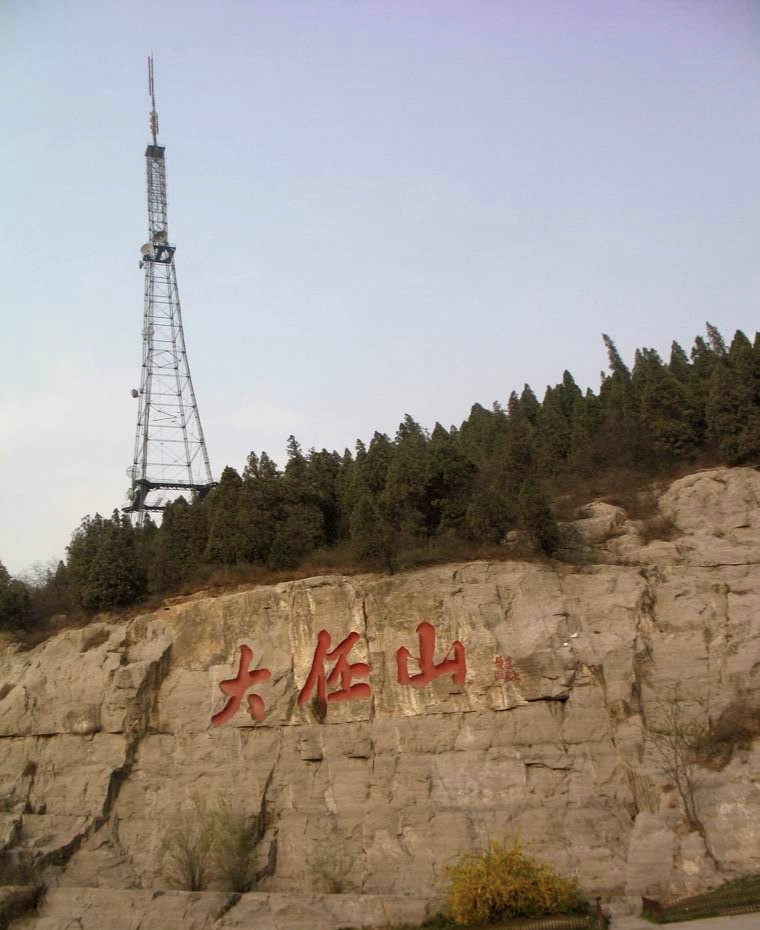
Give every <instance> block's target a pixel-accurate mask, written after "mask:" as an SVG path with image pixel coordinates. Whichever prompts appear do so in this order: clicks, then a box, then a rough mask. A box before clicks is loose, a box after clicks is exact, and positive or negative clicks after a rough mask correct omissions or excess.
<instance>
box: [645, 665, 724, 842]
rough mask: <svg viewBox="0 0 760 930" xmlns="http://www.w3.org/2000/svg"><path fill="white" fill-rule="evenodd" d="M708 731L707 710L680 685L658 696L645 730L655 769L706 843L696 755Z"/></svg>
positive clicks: (673, 686)
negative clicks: (698, 803) (676, 796)
mask: <svg viewBox="0 0 760 930" xmlns="http://www.w3.org/2000/svg"><path fill="white" fill-rule="evenodd" d="M708 730H709V728H708V725H707V719H706V715H705V712H704V709H703V708H702V707H701V706H700V705H699V704H698V702H695V701H687V700H686V699H685V698H684V696H683V690H682V686H681V683H680V682H675V683H673V684H671V685H670V686H668V687H667V688H666V689H665V690H664V691H663V692H661V693H659V694H657V695H655V699H654V702H653V704H652V705H651V708H650V710H649V712H648V714H647V720H646V730H645V735H646V738H647V741H648V742H649V745H650V747H651V750H652V756H653V758H654V763H655V767H656V769H657V770H658V771H659V772H660V773H661V774H662V775H664V776H665V777H666V778H667V779H668V781H670V783H671V784H672V785H673V787H674V788H675V789H676V792H677V793H678V797H679V798H680V799H681V803H682V804H683V808H684V812H685V813H686V817H687V819H688V821H689V823H690V824H691V825H692V826H693V827H695V828H696V829H698V830H699V832H700V833H701V834H702V837H703V838H705V839H706V837H705V828H704V825H703V824H702V821H701V820H700V818H699V814H698V811H697V797H696V789H697V785H698V778H699V773H698V765H697V752H698V749H699V747H700V745H701V744H702V743H703V742H704V741H705V738H706V737H707V735H708Z"/></svg>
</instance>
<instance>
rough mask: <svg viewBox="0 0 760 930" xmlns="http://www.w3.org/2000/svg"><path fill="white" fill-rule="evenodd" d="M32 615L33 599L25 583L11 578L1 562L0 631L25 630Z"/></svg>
mask: <svg viewBox="0 0 760 930" xmlns="http://www.w3.org/2000/svg"><path fill="white" fill-rule="evenodd" d="M30 615H31V597H30V594H29V589H28V587H27V586H26V585H25V584H24V582H23V581H19V580H18V579H17V578H11V576H10V574H9V573H8V570H7V569H6V567H5V566H4V565H3V563H2V562H0V630H2V629H5V630H17V629H23V628H24V627H25V626H26V625H27V624H28V622H29V618H30Z"/></svg>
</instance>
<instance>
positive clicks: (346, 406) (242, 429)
mask: <svg viewBox="0 0 760 930" xmlns="http://www.w3.org/2000/svg"><path fill="white" fill-rule="evenodd" d="M151 49H152V50H153V52H154V54H155V57H156V82H157V97H158V110H159V115H160V122H161V136H160V140H161V142H162V143H163V144H164V145H166V147H167V165H168V168H167V171H168V180H169V224H170V236H171V238H172V239H173V240H174V241H175V242H176V243H177V246H178V250H177V272H178V276H179V284H180V293H181V297H182V309H183V316H184V323H185V332H186V337H187V343H188V353H189V358H190V364H191V369H192V373H193V379H194V382H195V387H196V392H197V395H198V401H199V405H200V411H201V417H202V420H203V425H204V429H205V431H206V436H207V441H208V447H209V453H210V456H211V463H212V468H213V470H214V472H215V475H216V476H217V477H218V475H219V473H220V472H221V469H222V468H223V466H224V465H226V464H230V465H234V466H235V467H238V468H240V467H241V466H242V465H243V463H244V461H245V456H246V454H247V453H248V452H249V451H250V450H251V449H256V450H258V451H260V450H261V449H266V450H267V451H269V452H270V454H272V455H274V457H275V458H277V459H278V460H280V461H283V458H284V455H283V453H284V446H285V440H286V438H287V436H288V434H289V433H295V434H296V436H297V438H298V439H299V440H300V441H301V443H302V445H303V446H304V448H308V447H310V446H312V445H313V446H316V447H318V448H321V447H323V446H326V447H327V448H338V449H340V450H342V449H343V448H344V447H345V446H349V447H351V448H353V445H354V441H355V439H356V438H357V437H360V438H362V439H365V440H367V439H368V438H369V437H370V436H371V434H372V432H373V430H375V429H380V430H385V431H387V432H388V433H390V434H391V435H392V434H393V433H394V432H395V429H396V426H397V424H398V423H399V421H400V420H401V419H402V417H403V415H404V414H405V413H406V412H409V413H411V414H412V415H413V416H414V417H415V418H416V419H418V420H419V421H420V422H421V423H422V424H423V425H424V426H426V427H428V428H432V426H433V425H434V423H435V421H436V420H440V421H441V422H442V423H444V425H446V426H448V425H450V424H451V423H457V424H458V423H460V422H461V420H462V419H463V418H464V417H466V416H467V413H468V411H469V408H470V406H471V405H472V404H473V403H474V402H476V401H479V402H481V403H483V404H486V405H490V404H491V402H492V401H493V400H496V399H498V400H500V401H502V402H504V401H505V400H506V398H507V397H508V395H509V392H510V391H511V390H512V389H514V388H516V389H520V388H521V387H522V385H523V383H524V382H526V381H528V382H530V384H531V385H532V386H533V388H534V390H535V391H536V393H537V394H538V395H539V396H541V394H542V393H543V391H544V389H545V387H546V385H547V383H555V382H556V381H557V380H559V379H560V378H561V375H562V371H563V369H564V368H569V369H570V370H571V371H572V372H573V374H574V375H575V377H576V380H577V381H578V382H579V383H581V384H582V385H583V386H587V385H590V386H592V387H594V388H596V387H597V386H598V380H599V371H600V370H601V369H602V368H603V367H605V364H606V357H605V353H604V347H603V345H602V341H601V335H600V334H601V333H602V332H603V331H604V332H608V333H609V334H610V335H611V336H612V337H613V339H615V340H616V342H617V345H618V348H619V349H620V351H621V353H622V354H623V356H624V358H625V359H626V360H628V361H630V360H631V359H632V355H633V351H634V349H635V347H636V346H638V345H647V346H652V347H654V348H656V349H658V350H659V351H660V352H661V353H662V354H663V355H667V353H668V351H669V347H670V342H671V340H672V339H673V338H676V339H678V340H680V341H681V342H682V343H683V344H684V347H685V348H687V349H688V348H689V347H690V345H691V342H692V339H693V337H694V336H695V335H696V334H697V333H698V332H701V331H702V329H703V326H704V321H705V320H707V319H709V320H710V321H711V322H713V323H715V324H716V325H718V326H719V327H720V328H721V329H722V330H723V331H724V335H726V336H727V337H728V336H730V335H731V334H732V333H733V331H734V330H735V329H736V328H742V329H744V330H745V331H746V332H748V334H750V335H752V334H753V333H754V331H755V328H756V327H757V325H758V314H757V307H758V295H760V170H758V165H760V120H759V119H758V113H760V3H758V2H739V0H713V2H701V0H680V2H679V0H649V2H644V0H639V2H633V0H609V2H591V0H589V2H581V0H564V2H548V0H547V2H544V0H526V2H510V0H502V2H498V0H491V2H486V0H463V2H454V0H430V2H428V0H403V2H402V0H308V2H307V0H304V2H291V0H278V2H275V0H269V2H263V0H248V2H233V0H227V2H215V3H212V2H193V0H181V2H179V0H161V2H160V3H155V2H142V0H129V2H115V0H98V2H91V0H67V2H61V0H0V87H2V102H3V107H2V114H3V115H2V120H3V131H2V132H1V133H0V170H1V171H2V177H3V189H4V196H3V203H2V208H1V209H0V240H1V241H2V248H0V316H1V317H2V332H3V338H2V365H1V366H0V487H2V492H0V494H1V495H2V498H1V499H2V517H0V560H2V561H3V562H4V563H5V564H6V565H7V566H8V568H9V569H10V570H11V571H17V572H18V571H23V570H24V569H26V568H27V567H28V566H29V565H30V564H31V563H32V562H34V561H36V560H40V561H44V560H47V559H49V558H51V557H60V556H63V554H64V550H65V546H66V544H67V542H68V539H69V535H70V533H71V531H72V530H73V529H74V527H75V526H76V525H77V524H78V522H79V520H80V518H81V517H82V516H83V515H84V514H86V513H92V512H95V511H96V510H99V511H101V512H104V513H107V512H110V511H111V510H112V509H113V508H114V507H117V506H120V505H121V504H122V503H123V495H124V491H125V490H126V487H127V485H128V480H127V478H126V476H125V469H126V467H127V466H128V465H129V463H130V461H131V457H132V447H133V436H134V425H135V422H134V421H135V417H136V413H137V411H136V406H135V402H134V401H133V400H132V399H131V397H130V393H129V392H130V389H131V388H132V387H133V386H136V385H138V384H139V374H140V361H141V358H140V353H141V345H140V330H141V322H142V319H141V318H142V286H143V282H142V273H141V272H140V271H139V269H138V265H137V263H138V258H139V248H140V246H141V244H142V243H143V241H144V240H145V236H146V215H145V214H146V210H145V203H144V200H145V193H144V147H145V143H146V141H147V139H148V131H147V113H148V102H147V96H146V87H145V83H146V82H145V58H146V55H147V53H148V51H150V50H151Z"/></svg>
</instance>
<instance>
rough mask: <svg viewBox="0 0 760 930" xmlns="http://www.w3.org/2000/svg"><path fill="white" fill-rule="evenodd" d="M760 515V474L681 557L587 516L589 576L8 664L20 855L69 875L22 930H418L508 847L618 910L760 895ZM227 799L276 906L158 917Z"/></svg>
mask: <svg viewBox="0 0 760 930" xmlns="http://www.w3.org/2000/svg"><path fill="white" fill-rule="evenodd" d="M758 504H760V473H758V472H757V471H755V470H753V469H748V468H744V469H731V470H729V469H715V470H711V471H704V472H700V473H698V474H695V475H692V476H689V477H688V478H684V479H681V480H679V481H677V482H675V483H674V484H672V485H671V486H670V487H669V488H668V489H667V490H666V491H665V492H664V493H663V494H662V495H661V496H660V499H659V505H658V506H659V510H660V515H661V516H660V525H661V526H662V525H665V524H667V526H668V530H669V531H668V534H667V536H668V538H667V539H655V540H649V539H648V537H649V536H650V535H651V528H647V527H646V526H644V525H643V524H642V523H640V522H637V521H634V520H630V519H628V517H627V515H626V513H625V512H624V511H623V510H621V509H620V508H615V507H611V506H610V505H607V504H603V503H601V502H596V503H593V504H590V505H589V506H588V507H587V508H585V509H584V511H583V512H582V513H581V514H580V519H578V520H577V521H575V522H574V523H572V524H568V525H566V526H565V527H564V529H563V532H564V538H565V543H564V544H565V546H566V554H567V555H572V556H573V561H572V562H560V561H557V562H551V563H549V562H546V563H537V562H521V561H503V562H492V563H486V562H475V563H469V564H457V565H445V566H437V567H433V568H428V569H424V570H421V571H416V572H411V573H407V574H403V575H397V576H370V575H358V576H352V577H336V576H329V577H318V578H311V579H308V580H300V581H294V582H289V583H285V584H280V585H275V586H271V587H259V588H254V589H252V590H245V591H240V592H237V593H231V594H225V595H222V596H217V597H210V596H206V595H204V594H203V593H200V594H198V595H196V596H194V597H192V598H188V599H185V600H182V601H178V602H176V603H174V602H172V603H167V604H166V605H165V606H164V607H163V609H161V610H160V611H158V612H156V613H152V614H148V615H144V616H140V617H137V618H136V619H134V620H132V621H130V622H127V623H108V622H99V623H94V624H92V625H90V626H89V627H87V628H85V629H81V630H71V631H68V632H64V633H62V634H60V635H58V636H56V637H55V638H53V639H51V640H49V641H48V642H46V643H44V644H42V645H40V646H39V647H37V648H35V649H32V650H29V651H20V649H19V648H18V647H16V646H11V647H9V648H7V649H6V650H5V652H4V654H3V655H2V657H1V658H0V802H1V803H0V849H4V850H6V851H12V854H17V853H18V851H19V850H27V851H30V852H32V853H33V855H34V856H35V857H37V858H38V859H42V860H44V861H45V862H46V863H48V864H49V865H50V866H51V869H52V867H53V866H55V868H54V869H52V878H51V879H50V887H49V890H48V893H47V897H46V899H45V901H44V903H43V905H42V910H41V911H40V913H39V915H37V916H29V917H25V918H23V919H20V920H18V921H16V923H14V924H13V926H14V927H19V928H21V927H38V928H39V930H42V928H43V926H44V927H45V928H49V930H53V928H58V927H61V928H63V927H65V926H66V925H67V924H66V920H68V918H70V917H72V916H76V917H77V918H79V920H80V924H78V926H82V927H84V928H88V927H93V928H98V930H102V928H103V927H105V926H106V923H105V922H103V921H104V918H103V910H102V902H103V901H105V900H108V901H109V902H111V905H110V906H111V907H112V908H113V907H115V908H116V911H117V912H118V914H119V915H121V918H123V920H122V923H119V922H118V921H115V922H112V924H111V926H113V927H116V926H135V927H136V926H138V925H139V926H142V927H143V928H146V927H148V926H154V925H155V926H156V927H162V928H163V930H168V928H169V927H171V926H174V925H175V924H176V926H182V927H196V926H197V927H199V928H201V927H204V928H205V927H210V926H219V927H240V928H243V927H253V926H254V925H255V926H256V927H265V926H272V927H283V926H297V925H300V924H299V921H301V920H306V922H307V923H308V924H309V925H310V926H317V925H319V924H320V922H321V925H324V926H330V925H334V926H338V925H341V924H342V925H346V924H352V925H356V926H358V925H360V924H361V923H365V924H372V925H379V924H381V923H383V922H384V921H391V922H393V921H395V922H403V921H404V920H420V919H422V918H423V917H424V916H425V913H426V909H427V908H428V907H435V905H436V899H437V897H438V895H439V894H440V888H441V880H442V877H443V870H444V867H445V865H446V864H447V863H448V862H450V861H451V860H452V858H453V857H454V856H455V854H456V853H458V852H460V851H463V850H467V849H472V848H475V847H478V846H480V845H482V844H483V843H484V842H485V841H487V839H488V838H489V837H491V836H494V835H501V834H504V833H516V832H517V833H519V834H520V836H521V838H522V840H523V843H524V845H525V846H527V847H528V849H529V850H530V851H531V852H533V853H535V854H536V855H538V856H539V857H541V858H544V859H546V860H548V861H550V862H551V863H552V864H554V865H555V866H556V867H557V868H558V869H559V870H560V871H561V872H563V873H564V874H567V875H573V876H576V877H577V878H578V880H579V881H580V883H581V885H582V886H583V888H584V890H585V891H586V892H587V893H588V894H589V895H591V896H594V895H599V896H602V897H603V898H606V899H615V898H624V897H625V896H629V897H633V896H639V895H642V894H646V895H652V896H656V895H660V894H665V893H676V892H682V891H689V890H691V889H696V888H703V887H705V886H706V885H711V884H716V883H718V882H720V881H721V880H723V879H724V878H731V877H735V876H739V875H742V874H746V873H748V872H757V871H759V870H760V843H759V842H758V839H759V838H760V740H758V739H755V741H754V742H753V737H755V736H756V735H758V734H760V726H759V725H758V722H759V721H760V688H759V685H760V642H759V641H758V630H759V629H760V609H759V608H760V507H759V506H758ZM352 634H355V635H352ZM243 647H247V648H246V649H244V648H243ZM320 649H321V653H320ZM254 670H258V671H259V672H260V673H261V674H259V675H253V676H250V675H249V671H250V672H253V671H254ZM322 671H324V674H323V675H320V673H321V672H322ZM223 681H225V682H228V683H229V684H228V685H226V691H225V692H224V693H223V690H222V689H220V683H221V682H223ZM236 682H237V683H236ZM238 685H240V687H238ZM238 692H239V693H238ZM236 693H237V698H235V694H236ZM233 698H235V700H234V702H233ZM231 702H232V703H231ZM236 704H239V706H236ZM225 707H226V708H227V710H226V712H225V713H222V711H223V710H224V708H225ZM217 715H219V716H217ZM674 715H675V718H674ZM212 718H214V719H213V721H212ZM673 719H676V720H677V722H678V725H679V726H681V725H683V728H684V732H685V733H687V734H688V736H689V738H690V739H692V738H693V737H694V736H697V737H699V740H700V746H699V760H700V764H699V765H698V766H696V768H694V769H693V771H691V772H690V773H688V777H687V781H688V785H687V788H688V791H687V795H688V794H689V791H690V792H691V802H689V798H688V797H687V798H686V800H685V801H684V798H683V797H682V796H681V795H682V793H683V792H681V793H679V790H678V787H679V786H678V784H676V779H675V778H674V777H673V773H672V771H670V770H669V763H672V758H669V756H668V752H669V751H671V750H669V749H668V745H669V744H670V745H672V742H673V741H672V739H671V737H672V729H673V723H672V721H673ZM669 741H670V743H669ZM217 796H223V797H224V798H226V799H228V801H229V802H230V803H232V804H233V805H234V807H235V808H236V809H239V810H240V811H243V812H245V813H246V814H250V815H257V814H260V813H263V814H265V827H266V829H265V832H264V835H263V838H262V841H261V842H260V844H259V847H258V852H257V855H258V865H259V871H260V874H261V875H262V878H261V881H260V882H259V886H258V893H257V894H249V895H245V896H243V898H242V899H241V900H237V899H236V898H230V896H229V895H228V894H226V893H225V892H224V891H222V890H221V889H220V890H218V891H212V892H209V893H208V894H206V895H195V896H193V895H179V894H178V893H176V892H168V891H164V889H165V888H166V883H165V881H164V880H163V878H162V876H161V873H160V871H159V867H158V860H157V855H158V850H159V846H160V844H161V841H162V839H163V837H164V836H165V835H166V834H167V831H170V830H172V829H173V825H174V824H175V823H176V820H175V818H176V814H177V811H178V810H179V809H181V808H182V807H183V805H187V804H189V803H190V801H191V800H192V799H193V798H195V797H206V798H209V799H213V798H215V797H217ZM326 859H327V860H328V861H329V862H331V863H332V867H333V868H337V869H339V870H340V872H341V875H342V877H343V883H344V887H345V888H347V889H348V888H350V889H351V890H352V892H353V893H352V894H349V895H342V896H340V897H341V900H342V904H341V905H340V906H337V905H335V903H334V898H335V896H330V895H328V896H322V897H320V896H319V895H318V893H319V892H321V891H324V890H325V889H324V888H323V887H320V878H319V874H318V870H315V868H314V864H315V863H316V862H324V861H325V860H326ZM315 894H316V895H317V897H312V898H311V899H309V900H310V901H311V903H310V905H309V908H310V909H309V908H307V912H308V913H307V917H303V915H302V916H300V917H299V913H300V912H299V910H298V909H299V907H301V908H303V907H305V905H304V904H303V902H304V901H306V900H307V898H305V897H304V896H307V895H315ZM359 895H361V896H362V897H359ZM299 901H300V902H301V903H300V904H299V903H298V902H299ZM99 902H100V903H99ZM113 902H117V903H116V904H114V903H113ZM288 902H289V903H288ZM336 907H337V910H336V909H335V908H336ZM315 908H316V911H315V910H314V909H315ZM352 908H353V909H354V910H353V911H352V910H351V909H352ZM317 912H318V913H319V914H320V915H321V916H320V917H319V919H317V918H315V917H314V914H315V913H317ZM169 913H171V914H172V915H173V916H171V917H169V916H167V914H169ZM304 913H306V912H304ZM87 914H89V915H90V917H89V918H87V917H86V916H83V915H87ZM151 914H152V915H153V916H152V917H151V916H150V915H151ZM159 914H163V915H164V916H163V917H161V916H156V915H159ZM278 914H279V915H280V916H279V917H278ZM125 915H127V916H125ZM129 915H131V916H129ZM121 918H120V919H121ZM88 920H89V922H88ZM151 920H152V921H153V923H151ZM99 921H100V922H99ZM128 921H131V923H130V922H128ZM141 921H142V923H141ZM172 921H174V923H172ZM304 925H306V924H304Z"/></svg>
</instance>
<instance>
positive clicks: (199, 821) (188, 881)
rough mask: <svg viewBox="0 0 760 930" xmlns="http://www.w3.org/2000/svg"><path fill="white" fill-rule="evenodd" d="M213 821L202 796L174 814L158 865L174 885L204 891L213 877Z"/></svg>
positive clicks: (182, 888) (183, 889)
mask: <svg viewBox="0 0 760 930" xmlns="http://www.w3.org/2000/svg"><path fill="white" fill-rule="evenodd" d="M214 832H215V831H214V824H213V819H212V816H211V814H210V813H209V810H208V808H207V807H206V804H205V802H204V801H203V800H201V799H200V798H198V797H194V798H193V800H192V805H191V807H190V808H186V809H185V810H181V811H179V812H178V813H177V814H175V816H174V818H173V819H172V821H171V823H170V826H169V833H168V834H167V835H166V836H165V837H164V839H163V841H162V843H161V845H160V847H159V849H158V860H159V868H160V870H161V873H162V874H163V876H164V878H165V879H166V880H167V882H168V883H169V885H170V886H171V887H172V888H179V889H181V890H182V891H203V889H204V888H205V887H206V886H207V885H208V883H209V880H210V878H211V871H212V859H213V846H214Z"/></svg>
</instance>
